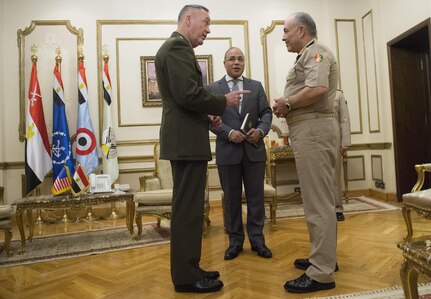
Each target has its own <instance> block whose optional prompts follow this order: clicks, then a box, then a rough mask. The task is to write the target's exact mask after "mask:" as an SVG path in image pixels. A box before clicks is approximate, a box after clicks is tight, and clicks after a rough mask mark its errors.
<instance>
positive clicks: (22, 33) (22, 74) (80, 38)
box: [17, 20, 84, 142]
mask: <svg viewBox="0 0 431 299" xmlns="http://www.w3.org/2000/svg"><path fill="white" fill-rule="evenodd" d="M62 25H64V26H66V29H67V30H68V31H69V32H70V33H71V34H73V35H76V49H75V53H77V52H78V46H79V45H83V44H84V33H83V30H82V29H81V28H78V29H77V28H76V27H74V26H72V25H71V23H70V21H69V20H32V21H31V23H30V26H28V27H27V28H25V29H23V30H21V29H18V31H17V43H18V50H19V125H18V132H19V134H18V136H19V141H21V142H23V141H24V140H25V131H26V130H25V123H26V119H25V117H26V115H25V101H26V99H27V96H26V88H27V87H26V86H25V78H26V73H29V71H26V65H25V57H26V56H30V53H26V51H25V37H26V36H28V35H30V34H31V33H32V32H33V31H34V30H35V29H36V27H37V26H62ZM53 61H54V60H53ZM76 61H77V64H78V55H77V59H76ZM44 96H45V97H49V95H44Z"/></svg>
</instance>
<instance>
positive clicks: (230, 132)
mask: <svg viewBox="0 0 431 299" xmlns="http://www.w3.org/2000/svg"><path fill="white" fill-rule="evenodd" d="M232 132H233V129H232V130H230V131H229V134H227V138H228V139H229V141H231V139H230V135H232Z"/></svg>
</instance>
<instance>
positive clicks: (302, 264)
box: [293, 259, 338, 272]
mask: <svg viewBox="0 0 431 299" xmlns="http://www.w3.org/2000/svg"><path fill="white" fill-rule="evenodd" d="M293 265H294V266H295V268H297V269H301V270H307V269H308V267H310V266H311V263H310V261H309V260H308V259H296V260H295V262H294V263H293ZM334 272H338V263H337V264H335V271H334Z"/></svg>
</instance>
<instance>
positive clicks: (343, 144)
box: [334, 89, 351, 221]
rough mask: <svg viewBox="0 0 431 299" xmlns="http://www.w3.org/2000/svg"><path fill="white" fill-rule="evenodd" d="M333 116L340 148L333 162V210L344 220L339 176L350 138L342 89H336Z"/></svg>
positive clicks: (348, 120)
mask: <svg viewBox="0 0 431 299" xmlns="http://www.w3.org/2000/svg"><path fill="white" fill-rule="evenodd" d="M334 116H335V120H336V121H337V123H338V125H339V127H340V138H341V139H340V150H339V151H338V152H337V160H336V164H335V171H336V172H335V177H336V180H335V181H334V183H335V187H334V189H335V192H336V193H335V212H336V214H337V221H343V220H344V214H343V212H344V208H343V197H344V196H343V187H342V186H343V184H342V182H343V179H342V176H341V169H342V159H343V157H342V156H343V155H344V154H345V153H346V151H347V150H348V149H349V147H350V144H351V140H350V116H349V109H347V101H346V99H345V98H344V95H343V91H342V90H341V89H338V90H337V93H336V95H335V101H334Z"/></svg>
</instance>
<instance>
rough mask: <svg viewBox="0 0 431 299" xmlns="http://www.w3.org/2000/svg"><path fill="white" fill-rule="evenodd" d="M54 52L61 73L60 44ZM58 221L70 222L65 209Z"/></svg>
mask: <svg viewBox="0 0 431 299" xmlns="http://www.w3.org/2000/svg"><path fill="white" fill-rule="evenodd" d="M55 53H56V54H57V56H55V62H56V63H57V64H58V66H59V71H60V74H61V62H62V61H63V58H61V48H60V46H58V47H57V48H56V49H55ZM60 221H61V222H62V223H70V219H69V217H68V216H67V209H63V217H61V220H60Z"/></svg>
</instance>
